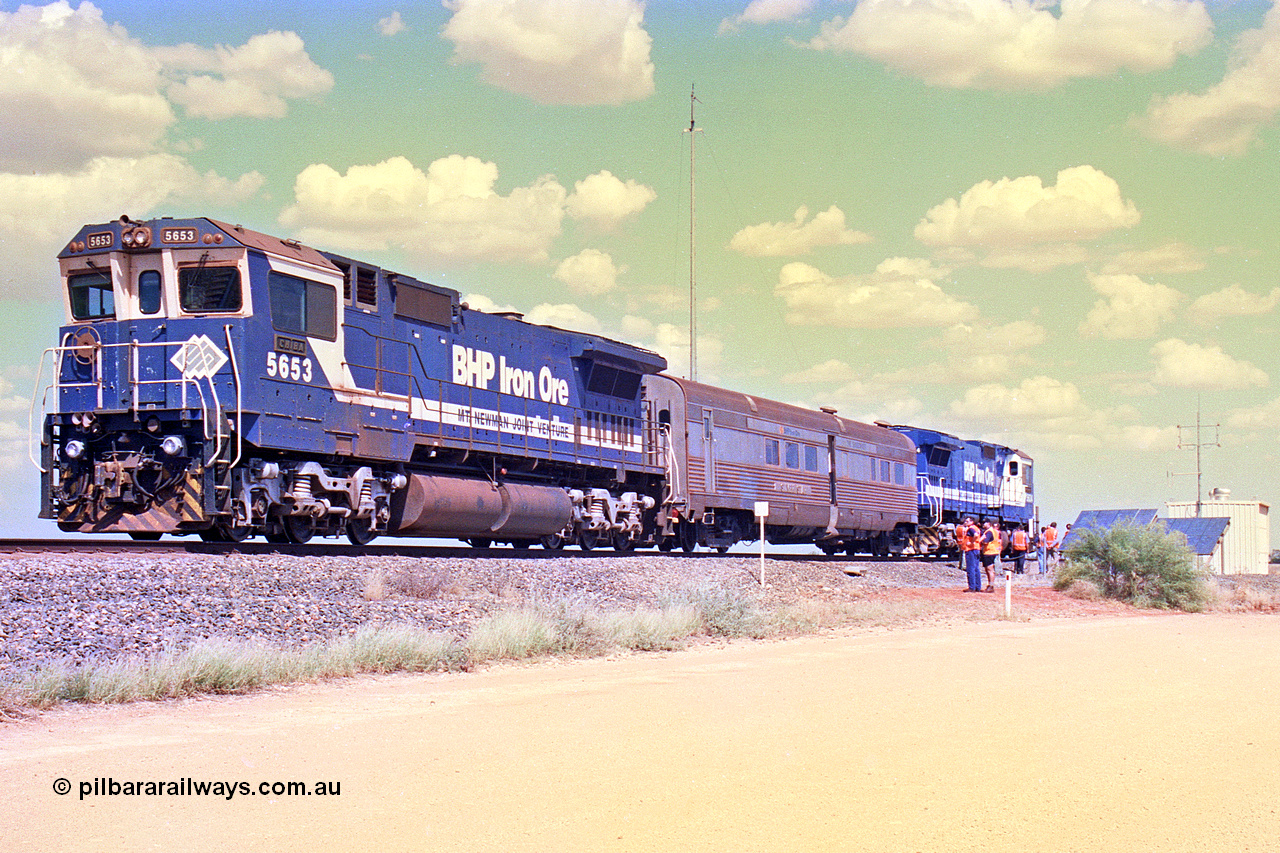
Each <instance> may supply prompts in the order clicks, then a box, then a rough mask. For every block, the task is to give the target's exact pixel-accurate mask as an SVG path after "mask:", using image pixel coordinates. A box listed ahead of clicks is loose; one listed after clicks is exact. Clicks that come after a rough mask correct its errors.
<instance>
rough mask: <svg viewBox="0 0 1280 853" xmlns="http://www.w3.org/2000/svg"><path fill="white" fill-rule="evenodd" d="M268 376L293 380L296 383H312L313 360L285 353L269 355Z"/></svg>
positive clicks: (271, 353) (270, 353)
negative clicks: (299, 381) (300, 381)
mask: <svg viewBox="0 0 1280 853" xmlns="http://www.w3.org/2000/svg"><path fill="white" fill-rule="evenodd" d="M267 375H268V376H270V377H273V378H277V377H278V378H280V379H292V380H293V381H294V382H297V381H298V380H302V381H303V382H310V381H311V359H309V358H299V357H298V356H296V355H285V354H284V353H274V352H269V353H267Z"/></svg>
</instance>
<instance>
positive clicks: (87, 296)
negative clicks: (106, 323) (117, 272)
mask: <svg viewBox="0 0 1280 853" xmlns="http://www.w3.org/2000/svg"><path fill="white" fill-rule="evenodd" d="M67 290H68V292H69V293H70V296H71V316H72V317H74V318H76V319H77V320H100V319H102V318H103V317H114V316H116V297H115V293H114V292H113V291H112V290H111V276H109V275H107V274H106V273H104V272H88V273H81V274H79V275H73V276H69V277H68V278H67Z"/></svg>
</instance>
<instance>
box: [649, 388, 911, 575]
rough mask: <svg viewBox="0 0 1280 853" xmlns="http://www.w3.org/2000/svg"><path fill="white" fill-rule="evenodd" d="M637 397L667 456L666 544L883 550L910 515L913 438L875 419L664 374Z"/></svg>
mask: <svg viewBox="0 0 1280 853" xmlns="http://www.w3.org/2000/svg"><path fill="white" fill-rule="evenodd" d="M644 388H645V401H646V406H647V408H648V411H649V413H650V416H651V417H652V418H653V419H654V420H655V421H656V422H657V423H658V424H659V429H660V434H661V436H662V441H663V442H664V448H665V455H666V457H667V461H666V465H667V492H666V493H665V495H664V506H665V507H666V508H667V512H666V515H665V517H664V518H663V519H662V522H663V525H664V530H665V531H666V533H667V538H666V539H665V544H666V545H667V546H668V547H669V546H671V545H680V546H682V547H685V548H692V547H693V546H694V545H705V546H709V547H713V548H716V549H719V550H725V549H727V548H728V547H729V546H731V545H733V544H734V543H735V542H738V541H753V540H756V539H758V538H759V532H758V530H757V522H756V520H755V516H754V509H755V504H756V502H758V501H763V502H767V503H768V505H769V512H768V517H767V518H766V520H765V523H766V526H765V537H766V538H767V539H768V540H769V541H770V542H774V543H801V542H814V543H817V544H818V546H819V547H821V548H822V549H823V550H824V551H826V552H828V553H835V552H836V551H840V550H844V551H848V552H849V553H855V552H873V553H881V554H887V553H889V551H890V550H891V549H893V548H895V547H900V546H901V544H902V543H904V542H905V541H906V539H907V537H908V536H909V535H910V534H911V532H912V531H913V530H914V526H915V520H916V490H915V447H914V445H912V443H911V442H910V440H909V439H907V438H906V437H904V436H902V435H900V434H899V433H896V432H894V431H893V430H888V429H883V428H881V427H878V426H872V425H869V424H864V423H859V422H857V421H851V420H848V419H846V418H841V417H837V416H836V415H835V414H834V413H833V412H827V411H821V412H815V411H812V410H809V409H803V408H800V407H798V406H790V405H787V404H784V403H778V402H774V401H772V400H765V399H762V398H759V397H754V396H751V395H748V394H742V393H739V392H736V391H727V390H724V389H721V388H715V387H712V386H709V385H703V384H700V383H698V382H692V381H689V380H685V379H676V378H673V377H670V376H665V375H661V376H647V377H645V380H644Z"/></svg>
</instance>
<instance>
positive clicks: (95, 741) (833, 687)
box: [0, 614, 1280, 853]
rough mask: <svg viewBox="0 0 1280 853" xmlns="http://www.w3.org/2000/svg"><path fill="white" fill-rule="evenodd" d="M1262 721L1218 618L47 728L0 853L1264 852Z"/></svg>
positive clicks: (1257, 652) (1111, 621) (11, 775)
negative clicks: (308, 790) (148, 787)
mask: <svg viewBox="0 0 1280 853" xmlns="http://www.w3.org/2000/svg"><path fill="white" fill-rule="evenodd" d="M1277 719H1280V617H1276V616H1268V615H1237V614H1213V615H1129V616H1123V617H1115V616H1105V615H1104V616H1093V617H1090V618H1083V619H1081V618H1072V619H1040V620H1038V619H1032V620H1030V621H1025V622H1005V621H984V622H974V623H968V624H966V623H959V624H950V625H946V626H931V627H922V628H912V629H904V630H876V631H864V632H861V633H858V634H850V635H845V636H834V637H831V636H827V637H812V638H804V639H798V640H787V641H777V642H742V643H733V644H725V645H705V646H701V647H698V648H694V649H690V650H686V651H682V652H675V653H670V654H647V655H625V656H617V657H614V658H608V659H599V660H586V661H569V662H554V663H542V664H536V665H528V666H502V667H495V668H492V669H487V670H484V671H481V672H473V673H463V674H452V675H426V676H407V675H404V676H389V677H380V678H362V679H355V680H350V681H344V682H338V683H332V684H325V685H313V686H305V687H294V688H288V689H281V690H277V691H272V692H269V693H264V694H259V695H254V696H242V697H222V698H206V699H195V700H188V701H182V702H172V703H163V704H138V705H132V706H116V707H65V708H60V709H56V710H54V711H50V712H47V713H45V714H42V715H39V716H37V717H35V718H33V719H30V720H26V721H22V722H18V723H14V724H10V725H6V726H0V849H3V850H6V851H42V853H43V851H120V850H129V851H133V850H163V851H226V850H255V851H256V850H264V851H265V850H270V851H315V850H379V851H401V850H403V851H485V850H494V851H561V850H564V851H579V850H581V851H608V850H619V851H773V850H778V851H783V850H785V851H798V850H816V851H830V850H874V851H993V852H994V853H998V851H1020V853H1025V851H1104V850H1105V851H1108V853H1114V851H1117V850H1120V851H1139V850H1140V851H1215V853H1216V851H1243V850H1255V851H1257V850H1278V849H1280V835H1278V834H1277V827H1280V813H1278V811H1280V762H1277V756H1278V755H1280V726H1277V725H1276V720H1277ZM58 780H65V782H66V783H67V785H68V787H69V788H70V792H69V793H67V794H65V795H60V794H59V793H56V792H55V788H57V786H59V785H60V784H63V783H60V782H58ZM95 780H98V785H99V788H100V789H101V788H107V787H109V786H110V784H112V783H114V784H116V785H123V784H124V783H139V782H142V783H145V782H148V781H150V782H161V783H169V782H172V783H174V784H177V785H186V786H187V787H188V788H190V787H191V786H192V785H193V784H194V783H197V782H198V783H204V782H206V781H207V782H224V783H230V785H231V787H232V788H234V789H236V790H237V793H236V794H235V795H234V796H233V797H231V798H230V799H227V798H226V797H225V796H221V795H219V796H214V795H208V796H199V795H192V794H186V795H184V794H181V793H176V792H175V793H167V794H163V795H155V796H146V795H142V796H126V795H123V794H121V795H117V796H104V795H100V796H94V795H92V793H90V794H89V795H87V796H85V797H83V798H81V790H82V789H85V788H87V789H88V790H90V791H92V788H93V785H94V782H95ZM295 780H296V781H302V782H305V783H306V784H307V785H308V786H309V787H310V786H314V785H315V784H316V783H321V782H322V783H325V785H326V789H327V790H330V791H332V788H333V786H335V785H337V786H340V787H339V790H338V791H337V792H336V793H337V796H334V795H332V793H330V794H329V795H326V796H317V795H311V796H286V795H283V794H273V793H271V792H270V787H271V784H272V783H278V782H288V781H295ZM240 782H244V783H246V785H245V788H246V789H247V790H248V791H249V793H245V792H244V791H240V790H239V788H238V783H240ZM263 783H266V785H267V788H266V789H264V790H265V791H266V793H258V792H257V791H258V786H259V785H261V784H263ZM162 787H163V786H162Z"/></svg>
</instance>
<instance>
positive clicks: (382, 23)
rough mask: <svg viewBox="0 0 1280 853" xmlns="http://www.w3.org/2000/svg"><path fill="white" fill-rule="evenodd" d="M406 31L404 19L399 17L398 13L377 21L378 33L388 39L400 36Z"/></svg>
mask: <svg viewBox="0 0 1280 853" xmlns="http://www.w3.org/2000/svg"><path fill="white" fill-rule="evenodd" d="M406 29H408V26H407V25H406V24H405V22H404V18H402V17H400V13H399V12H398V11H397V12H392V13H391V14H390V15H388V16H387V17H385V18H380V19H379V20H378V32H379V33H381V34H382V35H384V36H387V37H388V38H390V37H391V36H397V35H400V33H402V32H404V31H405V30H406Z"/></svg>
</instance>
